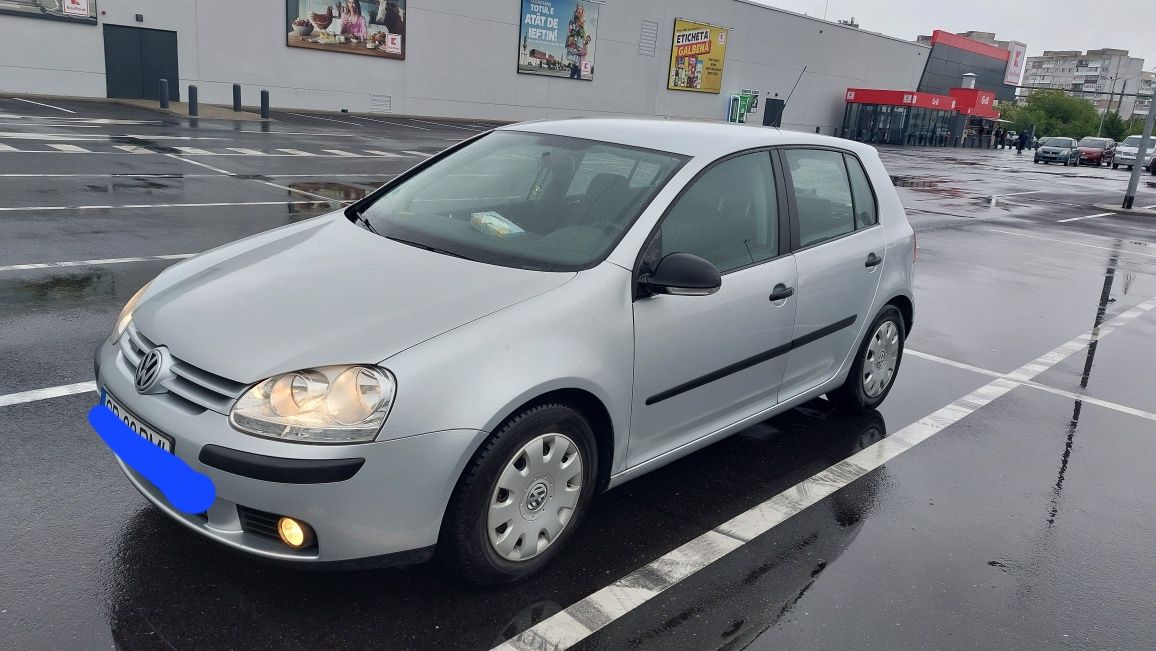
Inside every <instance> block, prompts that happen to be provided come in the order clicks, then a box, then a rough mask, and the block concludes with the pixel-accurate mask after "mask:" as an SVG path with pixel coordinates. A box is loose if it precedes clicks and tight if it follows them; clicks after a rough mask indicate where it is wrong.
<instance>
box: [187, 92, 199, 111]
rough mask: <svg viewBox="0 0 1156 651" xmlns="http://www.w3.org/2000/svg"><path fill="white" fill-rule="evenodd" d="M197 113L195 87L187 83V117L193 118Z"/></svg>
mask: <svg viewBox="0 0 1156 651" xmlns="http://www.w3.org/2000/svg"><path fill="white" fill-rule="evenodd" d="M197 115H199V113H198V112H197V87H196V86H193V85H192V84H189V117H191V118H195V117H197Z"/></svg>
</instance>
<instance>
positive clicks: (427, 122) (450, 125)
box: [413, 118, 484, 132]
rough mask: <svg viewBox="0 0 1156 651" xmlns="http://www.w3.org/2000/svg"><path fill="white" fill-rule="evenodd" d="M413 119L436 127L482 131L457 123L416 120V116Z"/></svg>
mask: <svg viewBox="0 0 1156 651" xmlns="http://www.w3.org/2000/svg"><path fill="white" fill-rule="evenodd" d="M413 121H414V122H421V123H422V124H432V125H434V126H436V127H447V128H450V129H461V130H462V131H474V132H477V131H484V129H475V128H473V127H463V126H458V125H454V124H442V123H441V122H430V121H429V120H418V119H417V118H414V119H413Z"/></svg>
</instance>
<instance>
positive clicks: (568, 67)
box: [518, 0, 602, 81]
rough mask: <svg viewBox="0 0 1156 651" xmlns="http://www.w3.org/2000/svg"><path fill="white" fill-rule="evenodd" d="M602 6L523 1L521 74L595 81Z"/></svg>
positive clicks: (582, 0) (579, 0)
mask: <svg viewBox="0 0 1156 651" xmlns="http://www.w3.org/2000/svg"><path fill="white" fill-rule="evenodd" d="M601 4H602V3H601V2H591V1H590V0H522V13H521V16H520V20H519V24H520V25H521V27H520V28H519V31H518V72H521V73H524V74H529V75H549V76H551V77H566V78H567V79H582V80H585V81H593V80H594V50H595V47H596V46H597V44H598V9H599V7H600V5H601Z"/></svg>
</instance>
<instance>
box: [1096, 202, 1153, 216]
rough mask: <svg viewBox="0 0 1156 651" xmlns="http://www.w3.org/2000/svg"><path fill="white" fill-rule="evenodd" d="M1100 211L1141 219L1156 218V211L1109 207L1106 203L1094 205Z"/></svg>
mask: <svg viewBox="0 0 1156 651" xmlns="http://www.w3.org/2000/svg"><path fill="white" fill-rule="evenodd" d="M1092 207H1093V208H1096V209H1098V210H1105V211H1109V212H1114V213H1116V214H1118V215H1138V216H1140V217H1156V210H1143V209H1140V208H1121V207H1120V206H1115V205H1109V204H1106V203H1097V204H1093V205H1092Z"/></svg>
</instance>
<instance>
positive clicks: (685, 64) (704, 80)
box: [666, 18, 729, 93]
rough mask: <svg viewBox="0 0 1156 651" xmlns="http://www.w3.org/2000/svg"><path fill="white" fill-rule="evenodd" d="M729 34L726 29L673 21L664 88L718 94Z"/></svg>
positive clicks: (677, 19)
mask: <svg viewBox="0 0 1156 651" xmlns="http://www.w3.org/2000/svg"><path fill="white" fill-rule="evenodd" d="M728 31H729V30H727V29H726V28H725V27H716V26H715V25H708V24H706V23H696V22H693V21H690V20H683V19H682V18H676V19H675V20H674V40H673V41H672V42H671V46H670V76H669V77H668V78H667V80H666V87H667V88H668V89H669V90H689V91H694V92H696V93H718V92H720V91H721V90H722V76H723V64H724V63H726V55H727V32H728Z"/></svg>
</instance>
